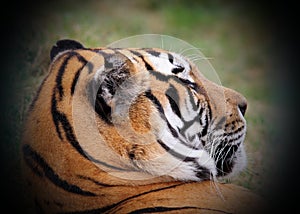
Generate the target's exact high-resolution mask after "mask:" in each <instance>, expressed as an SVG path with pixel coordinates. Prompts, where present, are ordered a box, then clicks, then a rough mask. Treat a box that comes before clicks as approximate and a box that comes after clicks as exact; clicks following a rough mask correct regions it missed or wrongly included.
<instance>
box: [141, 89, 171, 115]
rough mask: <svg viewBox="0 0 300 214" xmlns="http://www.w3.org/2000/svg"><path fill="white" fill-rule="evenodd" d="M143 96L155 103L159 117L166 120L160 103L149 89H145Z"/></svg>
mask: <svg viewBox="0 0 300 214" xmlns="http://www.w3.org/2000/svg"><path fill="white" fill-rule="evenodd" d="M145 96H146V97H147V98H148V99H150V100H151V101H152V102H153V103H154V104H155V105H156V108H157V110H158V111H159V113H160V115H161V117H162V118H163V119H164V120H167V119H166V117H165V112H164V109H163V107H162V105H161V103H160V102H159V101H158V99H157V98H156V97H155V96H154V95H153V94H152V92H151V90H147V91H145Z"/></svg>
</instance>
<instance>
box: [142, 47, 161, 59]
mask: <svg viewBox="0 0 300 214" xmlns="http://www.w3.org/2000/svg"><path fill="white" fill-rule="evenodd" d="M143 50H144V51H146V52H147V53H148V54H151V55H152V56H155V57H159V56H160V52H158V51H155V50H153V49H149V48H145V49H143Z"/></svg>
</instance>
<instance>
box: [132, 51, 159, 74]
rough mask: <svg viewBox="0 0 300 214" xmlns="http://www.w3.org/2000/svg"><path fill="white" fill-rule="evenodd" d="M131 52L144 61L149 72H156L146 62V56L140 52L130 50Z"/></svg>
mask: <svg viewBox="0 0 300 214" xmlns="http://www.w3.org/2000/svg"><path fill="white" fill-rule="evenodd" d="M130 52H131V53H132V54H134V55H135V56H137V57H139V58H141V59H142V60H143V62H144V63H145V67H146V69H147V70H148V71H153V70H154V69H153V67H152V66H151V65H150V64H149V63H148V62H147V61H146V60H145V58H144V56H143V55H142V54H141V53H139V52H138V51H134V50H130Z"/></svg>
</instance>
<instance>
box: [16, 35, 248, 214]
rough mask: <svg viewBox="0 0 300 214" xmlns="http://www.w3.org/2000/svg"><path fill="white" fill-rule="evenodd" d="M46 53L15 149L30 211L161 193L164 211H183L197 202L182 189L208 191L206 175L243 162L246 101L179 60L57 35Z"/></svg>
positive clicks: (99, 208)
mask: <svg viewBox="0 0 300 214" xmlns="http://www.w3.org/2000/svg"><path fill="white" fill-rule="evenodd" d="M50 58H51V65H50V68H49V73H48V75H47V76H46V77H45V79H44V81H43V82H42V84H41V86H40V88H39V89H38V91H37V94H36V97H35V98H34V100H33V102H32V104H31V106H30V109H29V112H28V117H27V121H26V124H25V126H24V133H23V139H22V149H21V150H22V154H23V169H24V174H25V178H26V183H27V184H28V186H29V189H30V190H28V191H29V192H30V193H32V195H33V197H34V198H35V205H36V207H37V209H38V210H43V211H44V212H78V213H80V212H101V213H102V212H113V213H114V212H117V211H120V210H122V209H124V207H125V208H126V206H124V204H126V203H127V202H130V203H131V201H132V200H134V199H136V200H142V199H140V198H141V197H146V196H147V197H150V198H148V199H147V200H148V201H152V202H151V203H152V204H156V207H164V206H162V205H161V204H159V203H162V201H163V198H164V197H170V195H169V194H170V193H168V191H171V192H172V191H173V193H174V196H173V197H174V198H173V199H170V200H168V202H166V203H167V205H166V204H165V205H166V206H165V207H173V208H174V207H176V206H175V204H177V203H181V205H183V204H187V205H188V204H193V203H194V208H192V207H193V206H190V208H189V209H191V210H192V209H195V210H197V209H198V208H199V207H198V205H197V203H202V202H199V201H197V200H195V199H192V198H191V197H190V196H188V194H190V193H191V192H193V191H198V192H197V194H200V195H201V191H203V190H204V192H205V191H206V194H208V193H207V188H208V186H210V185H208V186H207V184H206V182H205V181H206V180H208V181H210V180H212V181H216V180H218V178H223V177H231V176H232V175H234V174H236V173H238V172H239V171H241V170H242V169H243V168H244V167H245V165H246V155H245V151H244V145H243V141H244V138H245V133H246V121H245V119H244V114H245V111H246V108H247V102H246V99H245V98H244V97H243V96H242V95H240V94H239V93H237V92H235V91H234V90H231V89H229V88H225V87H222V86H220V85H217V84H215V83H213V82H211V81H209V80H207V79H206V78H205V77H204V76H203V75H202V74H201V73H200V71H199V70H198V68H197V67H196V66H195V65H194V64H193V63H192V62H191V61H189V60H188V59H186V58H184V57H183V56H181V55H179V54H177V53H172V52H168V51H166V50H162V49H157V48H105V47H104V48H86V47H84V46H83V45H82V44H80V43H79V42H77V41H73V40H60V41H58V42H57V43H56V44H55V45H54V46H53V47H52V50H51V53H50ZM194 181H201V182H196V183H195V182H194ZM201 183H202V184H201ZM187 188H188V189H189V190H190V191H191V192H189V193H187V192H185V191H186V190H187ZM222 188H223V187H222ZM226 188H227V187H226ZM226 188H225V187H224V194H225V195H226V194H227V193H226V191H229V190H227V189H226ZM174 189H177V190H178V191H180V192H176V191H177V190H174ZM225 189H226V190H225ZM174 191H175V192H174ZM154 192H160V196H155V197H156V198H155V197H152V196H150V195H151V194H153V193H154ZM165 192H166V194H167V195H165ZM178 193H180V194H181V193H182V194H183V196H184V194H186V195H185V196H184V197H183V198H180V197H181V196H180V194H178ZM194 194H196V192H195V193H194ZM243 194H245V193H243ZM247 194H248V193H247ZM168 195H169V196H168ZM176 197H177V199H176ZM207 197H208V198H209V194H208V196H207ZM157 198H160V200H157ZM229 198H230V197H229ZM172 200H173V201H172ZM217 200H219V199H217ZM149 203H150V202H149ZM182 203H183V204H182ZM140 206H148V207H146V208H147V209H149V210H151V209H150V208H149V206H150V205H147V202H144V205H140ZM151 206H152V205H151ZM210 206H212V207H214V206H215V205H210ZM216 206H219V205H216ZM197 207H198V208H197ZM146 208H145V209H146ZM227 208H228V207H227ZM227 208H224V207H223V208H220V210H222V209H227ZM126 209H132V210H134V209H135V210H138V209H144V208H141V207H138V208H137V207H135V206H127V208H126ZM157 209H158V208H157ZM174 209H175V208H174ZM149 210H148V211H149ZM127 211H128V210H127ZM127 211H126V212H127ZM144 211H147V210H144ZM156 211H157V210H156ZM158 211H159V209H158ZM161 211H164V210H161Z"/></svg>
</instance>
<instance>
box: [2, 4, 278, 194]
mask: <svg viewBox="0 0 300 214" xmlns="http://www.w3.org/2000/svg"><path fill="white" fill-rule="evenodd" d="M187 2H188V3H184V1H174V2H171V1H166V2H164V3H160V1H156V0H151V1H122V2H119V1H118V2H117V1H86V2H85V3H82V2H80V1H72V3H71V2H70V1H62V2H61V3H56V4H55V3H53V2H51V1H50V2H48V3H46V4H44V5H43V7H42V8H41V9H39V10H36V11H35V13H34V15H33V16H32V20H31V21H32V22H31V24H30V25H29V26H26V30H24V31H22V32H20V34H19V39H18V41H17V42H16V44H15V46H16V49H17V50H18V51H17V53H16V57H17V58H18V62H17V63H13V66H12V67H11V68H10V69H11V70H12V71H13V72H12V74H10V75H9V78H8V80H7V81H8V85H10V87H11V89H12V90H13V91H14V92H15V94H14V95H13V96H12V98H8V102H7V103H8V108H7V110H6V113H5V115H4V116H3V117H5V119H7V120H8V121H10V122H9V126H8V127H9V128H7V129H5V130H4V132H5V133H4V134H3V137H4V141H5V142H7V143H6V144H5V149H6V150H7V151H8V156H10V157H11V159H12V164H13V166H14V167H15V168H16V170H17V169H18V160H19V153H18V151H19V150H18V146H19V142H20V132H21V129H22V124H23V121H24V118H25V114H26V111H27V109H28V106H29V104H30V101H31V100H32V98H33V96H34V93H35V91H36V90H37V88H38V86H39V84H40V82H41V81H42V79H43V77H44V76H45V75H46V74H47V69H48V65H49V51H50V48H51V46H52V45H53V44H54V43H55V42H56V41H57V40H58V39H62V38H71V39H75V40H78V41H81V42H82V43H83V44H84V45H85V46H88V47H95V46H105V45H107V44H109V43H111V42H114V41H116V40H119V39H122V38H125V37H128V36H132V35H136V34H145V33H157V34H164V35H170V36H174V37H178V38H180V39H183V40H185V41H187V42H188V43H190V44H192V45H194V46H196V47H198V48H200V49H201V51H202V52H203V53H204V54H205V55H206V56H207V57H209V58H211V60H210V62H211V64H212V65H213V67H214V68H215V70H216V71H217V73H218V75H219V77H220V79H221V82H222V84H223V85H224V86H226V87H230V88H233V89H235V90H237V91H239V92H241V93H242V94H243V95H244V96H245V97H246V98H247V100H248V103H249V109H248V111H247V114H246V119H247V121H248V132H247V137H246V142H245V143H246V147H247V153H248V159H249V164H248V167H247V169H246V170H245V172H243V173H241V175H240V176H238V177H237V178H235V179H233V180H232V182H233V183H237V184H239V185H242V186H245V187H247V188H250V189H251V190H253V191H255V192H258V193H261V194H263V193H264V185H265V182H266V181H265V174H267V173H268V172H269V171H270V170H272V168H273V167H274V166H272V162H271V161H268V160H266V157H270V156H272V155H274V154H273V153H272V152H270V150H268V148H269V147H270V146H271V145H270V144H271V142H272V136H273V135H272V133H274V132H275V130H276V127H275V126H274V121H273V119H272V118H273V116H274V115H273V114H274V111H275V109H274V108H273V104H274V96H275V95H274V94H273V88H272V86H271V82H269V81H267V79H268V72H269V70H270V63H271V57H270V53H269V52H270V43H269V40H270V38H269V35H268V31H267V30H265V29H264V23H263V21H261V20H260V19H259V18H257V17H255V16H254V14H252V13H251V11H250V12H249V11H246V10H245V8H244V7H243V6H241V5H237V4H232V3H231V4H230V3H229V4H220V3H218V2H217V1H212V3H210V2H208V1H207V2H206V1H205V2H204V3H202V4H200V3H194V2H193V1H187ZM116 5H118V6H117V7H116ZM266 155H268V156H266Z"/></svg>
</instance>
